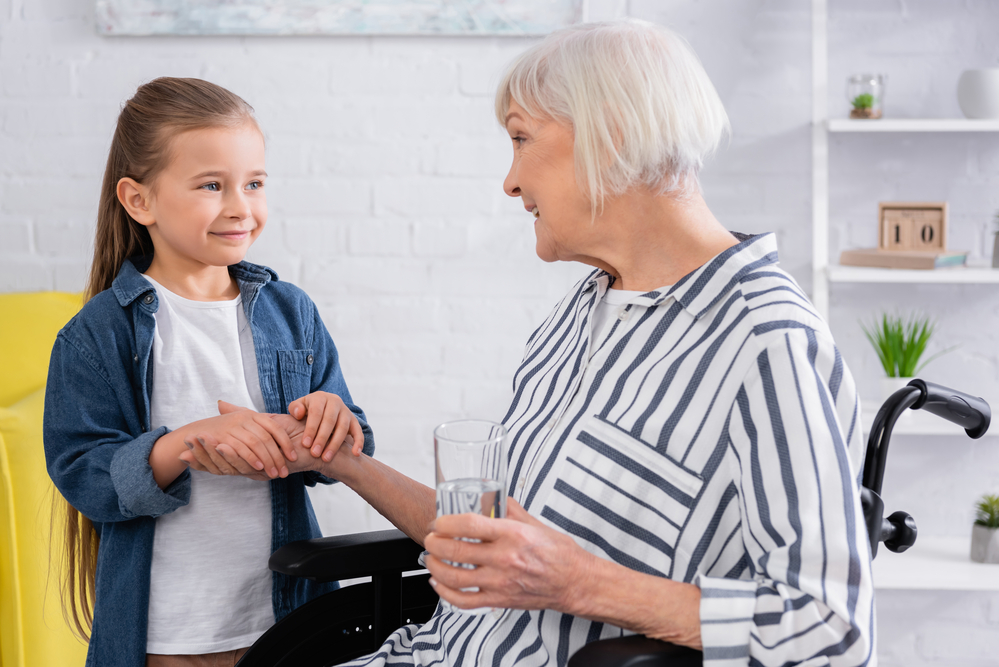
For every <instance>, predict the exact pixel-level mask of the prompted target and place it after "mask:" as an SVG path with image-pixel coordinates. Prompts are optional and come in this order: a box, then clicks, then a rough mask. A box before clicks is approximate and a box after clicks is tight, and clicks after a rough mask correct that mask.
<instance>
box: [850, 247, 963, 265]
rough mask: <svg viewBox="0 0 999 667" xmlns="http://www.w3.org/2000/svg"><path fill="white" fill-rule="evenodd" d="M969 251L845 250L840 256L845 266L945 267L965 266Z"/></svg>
mask: <svg viewBox="0 0 999 667" xmlns="http://www.w3.org/2000/svg"><path fill="white" fill-rule="evenodd" d="M967 262H968V253H967V252H964V251H961V250H944V251H925V250H878V249H877V248H859V249H856V250H844V251H843V252H842V253H841V254H840V256H839V263H840V264H842V265H843V266H872V267H878V268H883V269H922V270H929V269H945V268H952V267H958V266H965V265H966V264H967Z"/></svg>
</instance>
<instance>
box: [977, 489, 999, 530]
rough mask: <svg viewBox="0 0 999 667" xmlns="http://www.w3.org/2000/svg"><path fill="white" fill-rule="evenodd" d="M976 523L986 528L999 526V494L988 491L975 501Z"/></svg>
mask: <svg viewBox="0 0 999 667" xmlns="http://www.w3.org/2000/svg"><path fill="white" fill-rule="evenodd" d="M975 523H977V524H978V525H979V526H985V527H986V528H999V495H992V494H988V493H986V494H985V495H983V496H982V497H981V498H980V499H979V500H978V502H977V503H975Z"/></svg>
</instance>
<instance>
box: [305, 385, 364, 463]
mask: <svg viewBox="0 0 999 667" xmlns="http://www.w3.org/2000/svg"><path fill="white" fill-rule="evenodd" d="M288 413H289V414H290V415H291V416H292V417H294V418H295V419H298V420H302V419H305V434H304V435H303V436H302V446H303V447H306V448H310V450H311V453H312V456H313V457H315V458H319V457H322V459H323V460H324V461H326V462H327V463H329V462H330V461H332V460H333V456H334V455H335V454H336V453H337V451H338V450H339V449H340V445H341V444H343V441H344V438H346V437H347V434H348V433H349V434H350V435H351V437H352V438H353V440H354V446H353V448H352V449H351V453H353V455H354V456H360V455H361V450H362V448H363V447H364V431H362V430H361V423H360V422H359V421H358V420H357V417H356V416H354V413H353V412H351V411H350V409H349V408H348V407H347V406H346V405H345V404H344V402H343V399H342V398H340V397H339V396H337V395H336V394H330V393H328V392H325V391H316V392H313V393H311V394H309V395H308V396H303V397H302V398H299V399H298V400H295V401H292V402H291V403H290V404H289V405H288Z"/></svg>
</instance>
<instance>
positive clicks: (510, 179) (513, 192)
mask: <svg viewBox="0 0 999 667" xmlns="http://www.w3.org/2000/svg"><path fill="white" fill-rule="evenodd" d="M513 172H514V165H510V171H509V172H508V173H507V175H506V178H505V179H503V192H505V193H507V194H508V195H510V196H511V197H519V196H520V186H519V185H517V177H516V175H514V173H513Z"/></svg>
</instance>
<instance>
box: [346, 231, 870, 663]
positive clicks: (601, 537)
mask: <svg viewBox="0 0 999 667" xmlns="http://www.w3.org/2000/svg"><path fill="white" fill-rule="evenodd" d="M739 238H740V241H741V242H740V243H739V244H738V245H736V246H734V247H732V248H730V249H728V250H726V251H725V252H723V253H721V254H720V255H718V256H717V257H715V258H713V259H712V260H711V261H709V262H708V263H706V264H705V265H703V266H701V267H700V268H698V269H697V270H696V271H694V272H692V273H690V274H688V275H687V276H685V277H684V278H683V279H681V280H680V281H679V282H678V283H677V284H676V285H674V286H672V287H670V288H664V289H663V290H659V291H652V292H648V293H645V294H641V295H638V296H636V297H634V298H633V299H631V300H630V301H629V303H628V304H627V305H626V306H625V307H624V308H623V310H622V311H621V314H620V315H619V316H618V318H617V320H616V321H614V324H613V326H612V327H609V328H607V329H605V331H602V332H600V337H599V338H596V337H595V335H594V332H592V331H591V328H592V327H591V322H592V319H591V315H592V313H593V309H594V306H595V304H597V303H598V301H599V300H600V299H601V298H602V297H603V295H604V293H605V292H606V290H607V288H608V286H609V284H610V282H611V280H612V278H611V277H610V276H609V275H608V274H606V273H604V272H602V271H594V272H593V273H592V274H590V275H589V276H588V277H587V278H586V279H584V280H583V281H581V282H580V283H579V284H578V285H577V286H576V287H575V288H574V289H573V290H572V291H571V292H570V293H569V294H568V295H567V296H566V297H565V298H564V299H563V300H562V302H561V303H560V304H559V305H558V306H557V307H556V308H555V310H554V311H553V312H552V313H551V315H550V316H549V317H548V319H547V320H546V321H545V322H544V323H543V324H542V325H541V327H539V328H538V329H537V331H535V332H534V334H533V335H532V336H531V338H530V340H529V341H528V343H527V349H526V352H525V356H524V361H523V363H522V364H521V366H520V368H519V369H518V371H517V373H516V375H515V377H514V382H513V388H514V399H513V404H512V405H511V406H510V410H509V412H508V413H507V415H506V417H505V418H504V423H505V424H506V425H507V427H508V429H509V432H510V449H509V472H508V483H509V490H510V495H511V496H513V497H515V498H517V500H518V501H520V503H521V504H522V505H523V506H524V507H525V508H527V510H528V511H529V512H531V513H532V514H534V515H535V516H537V517H540V519H541V520H542V521H544V522H545V523H547V524H548V525H550V526H552V527H554V528H556V529H557V530H560V531H563V532H565V533H567V534H569V535H571V536H572V537H573V538H574V539H575V541H576V542H577V543H578V544H579V545H580V546H582V547H583V548H584V549H586V550H588V551H590V552H591V553H594V554H596V555H598V556H600V557H602V558H607V559H610V560H613V561H615V562H617V563H620V564H622V565H624V566H626V567H629V568H631V569H633V570H637V571H639V572H645V573H648V574H650V575H653V576H657V577H669V578H670V579H674V580H676V581H683V582H690V583H694V584H696V585H697V586H699V587H700V589H701V606H700V619H701V637H702V641H703V644H704V662H705V665H711V666H715V665H717V666H718V667H721V666H725V667H728V666H729V665H733V666H734V665H765V666H770V665H774V666H776V665H799V664H804V665H809V666H813V665H814V666H818V665H868V664H874V663H875V662H876V657H875V653H874V591H873V585H872V580H871V564H870V552H869V548H868V546H867V539H866V530H865V527H864V522H863V515H862V513H861V509H860V503H859V500H858V493H857V489H858V487H857V480H858V478H859V474H860V466H861V464H862V458H863V443H862V439H861V428H860V423H859V416H860V410H859V406H860V403H859V399H858V396H857V392H856V388H855V386H854V382H853V378H852V376H851V375H850V372H849V370H848V369H847V368H846V365H845V364H844V363H843V359H842V357H841V356H840V354H839V351H838V350H837V349H836V347H835V345H834V344H833V340H832V337H831V335H830V333H829V329H828V327H827V326H826V324H825V323H824V322H823V321H822V320H821V319H820V318H819V316H818V315H817V314H816V313H815V310H814V309H813V308H812V306H811V304H810V303H809V302H808V300H807V298H806V297H805V295H804V294H803V293H802V291H801V289H800V288H799V287H798V285H797V284H796V283H795V282H794V280H793V279H792V278H791V277H790V276H788V275H787V274H786V273H784V272H783V271H781V270H780V269H778V268H777V251H776V241H775V239H774V236H773V235H772V234H765V235H760V236H753V237H739ZM612 321H613V320H612ZM622 634H628V633H626V632H624V631H622V630H621V629H620V628H617V627H614V626H611V625H609V624H605V623H599V622H594V621H589V620H586V619H583V618H578V617H574V616H571V615H567V614H561V613H557V612H553V611H519V610H506V611H495V612H493V613H492V614H487V615H484V616H467V615H461V614H455V613H441V611H440V609H438V612H437V614H435V615H434V617H433V618H432V619H431V620H430V622H428V623H427V624H425V625H423V626H421V627H417V626H407V627H404V628H401V629H400V630H398V631H397V632H395V633H394V634H393V635H392V636H390V637H389V639H388V640H386V642H385V644H384V645H383V646H382V648H381V650H380V651H379V652H377V653H376V654H373V655H371V656H368V657H366V658H361V659H359V660H356V661H354V662H352V663H349V664H351V665H358V666H360V665H365V666H372V667H378V666H381V665H493V666H497V667H498V666H505V665H518V666H519V667H534V666H537V667H541V666H546V667H547V666H554V665H558V666H562V665H565V663H566V661H567V660H568V658H569V656H571V655H572V653H573V652H575V651H576V650H578V649H579V648H580V647H581V646H583V645H584V644H585V643H587V642H590V641H593V640H596V639H601V638H609V637H618V636H621V635H622Z"/></svg>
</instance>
